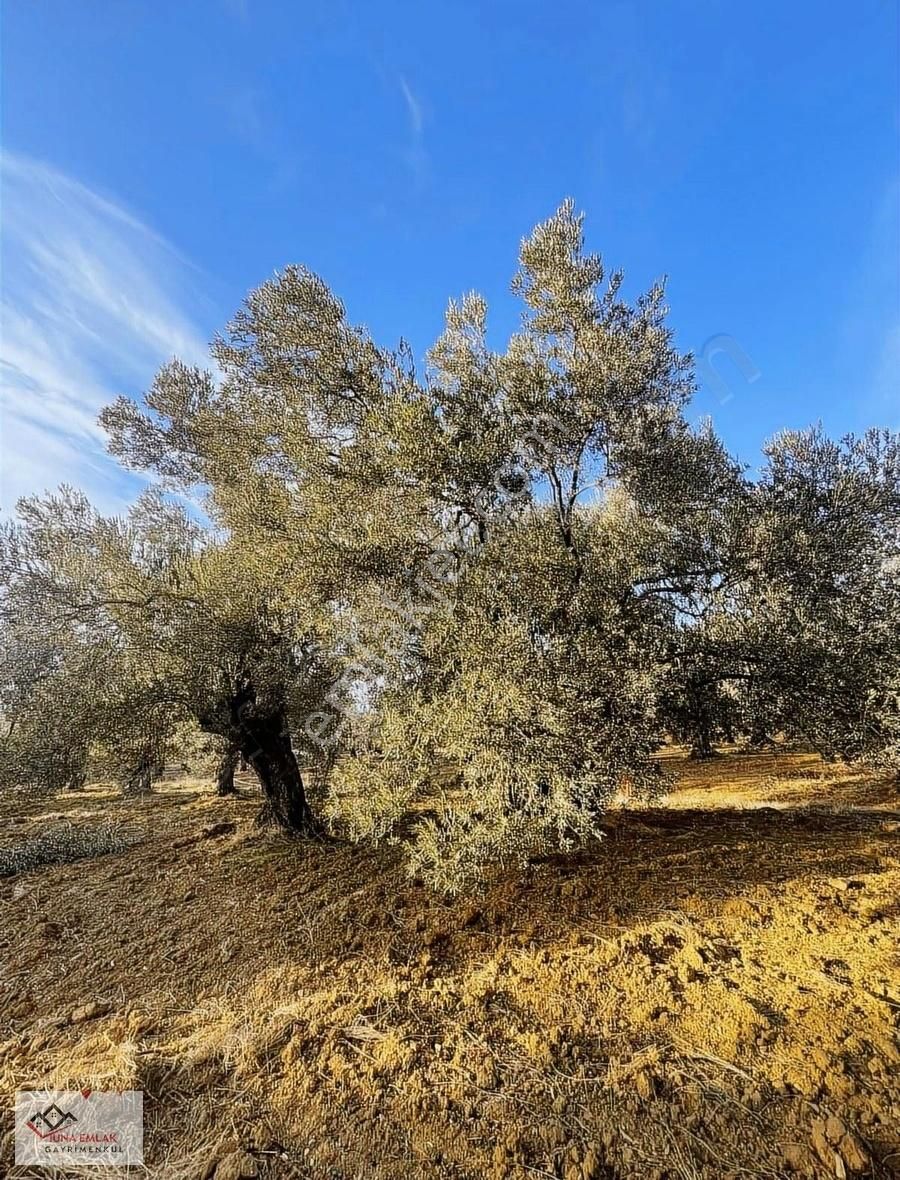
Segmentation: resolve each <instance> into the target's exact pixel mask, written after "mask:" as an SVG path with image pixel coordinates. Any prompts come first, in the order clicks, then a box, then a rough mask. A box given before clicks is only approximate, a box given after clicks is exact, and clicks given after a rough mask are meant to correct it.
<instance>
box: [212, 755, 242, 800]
mask: <svg viewBox="0 0 900 1180" xmlns="http://www.w3.org/2000/svg"><path fill="white" fill-rule="evenodd" d="M239 758H240V753H239V751H238V748H237V746H229V747H228V749H227V750H226V751H225V753H224V754H223V755H222V757H221V759H220V760H219V765H218V767H217V768H216V794H217V795H234V794H235V793H236V788H235V785H234V772H235V770H237V764H238V759H239Z"/></svg>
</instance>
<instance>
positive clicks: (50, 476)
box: [0, 152, 207, 512]
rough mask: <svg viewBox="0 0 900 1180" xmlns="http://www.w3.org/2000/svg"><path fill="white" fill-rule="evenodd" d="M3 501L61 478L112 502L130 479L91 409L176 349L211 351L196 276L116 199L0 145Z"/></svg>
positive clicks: (136, 388)
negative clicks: (197, 305) (201, 322)
mask: <svg viewBox="0 0 900 1180" xmlns="http://www.w3.org/2000/svg"><path fill="white" fill-rule="evenodd" d="M0 186H2V189H0V192H2V257H3V282H2V296H0V382H2V383H0V511H2V512H8V511H9V510H10V509H11V507H12V506H13V504H14V502H15V500H16V499H17V498H18V497H19V496H21V495H26V494H30V493H32V492H40V491H43V490H44V489H46V488H49V487H56V486H57V485H58V484H59V483H61V482H67V483H72V484H75V485H77V486H79V487H82V488H84V489H85V491H87V493H88V494H89V495H90V496H91V498H92V499H94V500H95V502H96V503H97V504H98V506H100V507H102V508H104V509H107V510H112V509H117V508H120V507H122V505H123V504H124V503H125V502H126V501H127V500H128V499H130V498H131V496H132V495H133V494H134V491H135V488H136V486H137V482H136V481H135V480H134V479H133V478H132V477H130V476H128V475H126V474H125V473H124V472H123V471H122V470H121V468H119V467H118V466H117V464H115V463H114V462H113V461H112V460H111V459H110V458H109V457H108V456H107V455H106V454H105V452H104V440H103V434H102V431H101V430H100V428H99V427H98V425H97V422H96V418H97V413H98V411H99V410H100V408H101V407H102V406H103V405H104V404H105V403H106V402H108V401H110V400H111V399H112V398H113V397H115V396H116V394H118V393H122V392H126V393H130V394H134V393H136V392H140V391H141V390H143V389H144V388H145V387H146V386H147V385H148V384H149V382H150V380H151V379H152V376H153V374H154V372H155V371H156V369H157V368H158V367H159V365H160V364H161V363H162V362H163V361H165V360H167V359H168V358H169V357H172V356H179V357H181V358H182V359H184V360H186V361H188V362H190V363H194V364H205V363H207V348H206V343H205V340H204V333H203V332H201V331H200V330H199V329H198V327H197V325H196V320H197V318H198V316H197V314H196V312H193V311H192V310H190V309H191V307H192V306H193V303H194V300H195V297H194V296H193V295H192V294H191V291H192V288H193V287H194V286H195V285H196V274H195V273H194V272H193V271H192V268H191V267H190V265H189V264H188V263H187V261H186V260H185V259H183V258H181V257H180V256H179V255H178V254H177V252H176V251H175V250H174V249H173V248H172V247H171V246H169V245H168V244H167V243H166V242H165V241H164V240H163V239H162V238H160V237H159V236H158V235H157V234H156V233H154V232H153V230H151V229H150V228H149V227H148V226H146V225H144V224H143V223H142V222H141V221H140V220H139V219H137V218H136V217H134V216H133V215H132V214H131V213H129V212H128V211H127V210H126V209H124V208H123V207H121V206H120V205H118V204H116V203H115V202H113V201H111V200H109V199H108V198H106V197H104V196H102V195H101V194H99V193H97V192H94V191H92V190H91V189H90V188H88V187H87V186H86V185H84V184H82V183H80V182H79V181H77V180H75V179H73V178H72V177H69V176H66V175H64V174H63V173H61V172H59V171H57V170H56V169H54V168H52V167H50V166H49V165H47V164H45V163H42V162H40V161H37V160H34V159H30V158H28V157H26V156H21V155H18V154H14V153H9V152H5V153H4V154H3V155H2V157H0Z"/></svg>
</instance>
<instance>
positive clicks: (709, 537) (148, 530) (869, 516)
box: [0, 203, 900, 889]
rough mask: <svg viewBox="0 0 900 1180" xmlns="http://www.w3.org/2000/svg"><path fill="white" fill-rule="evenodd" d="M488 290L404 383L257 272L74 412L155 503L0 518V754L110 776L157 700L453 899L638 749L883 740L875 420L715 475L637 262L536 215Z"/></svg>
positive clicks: (124, 766)
mask: <svg viewBox="0 0 900 1180" xmlns="http://www.w3.org/2000/svg"><path fill="white" fill-rule="evenodd" d="M513 291H514V292H515V293H516V294H517V295H518V296H519V297H520V298H521V300H522V304H523V315H522V321H521V326H520V328H519V330H518V331H517V332H516V333H515V334H514V335H513V337H512V338H511V340H510V341H509V342H508V345H507V346H506V348H505V350H504V351H502V352H496V351H494V350H493V349H492V347H491V346H490V344H489V342H488V323H487V307H486V305H485V302H484V301H483V300H482V299H481V298H480V297H479V296H477V295H474V294H470V295H467V296H466V297H464V298H463V299H462V300H461V301H460V302H458V303H451V304H450V306H449V308H448V311H447V318H446V327H445V330H444V332H443V334H442V335H441V337H440V338H439V340H438V341H437V343H436V344H435V345H434V347H433V348H432V350H431V351H430V353H429V355H428V358H427V365H426V369H425V371H424V372H423V373H421V374H420V373H419V372H417V370H416V367H415V365H414V363H413V361H412V359H411V357H410V356H409V355H408V352H407V351H406V350H405V349H404V348H400V349H398V350H394V351H390V350H386V349H382V348H380V347H378V346H377V345H376V344H375V343H374V342H373V341H372V340H371V339H370V338H369V336H368V335H367V333H366V332H365V331H364V330H362V329H359V328H357V327H354V326H353V325H351V324H349V323H348V321H347V318H346V314H345V311H344V308H343V307H342V305H341V304H340V302H339V301H338V300H337V299H336V298H335V296H334V295H333V294H332V293H331V292H330V291H329V290H328V288H327V286H326V285H325V284H324V283H323V282H322V281H321V280H320V279H318V278H317V277H315V276H314V275H312V274H310V273H309V272H307V271H305V270H303V269H302V268H298V267H292V268H289V269H288V270H286V271H284V272H283V273H282V274H279V275H277V276H276V277H275V278H274V279H272V280H270V281H269V282H267V283H265V284H264V285H263V286H262V287H260V288H259V289H258V290H257V291H255V292H253V293H252V294H251V295H250V297H249V298H248V300H247V302H246V304H245V306H244V307H243V308H242V309H241V311H240V312H239V313H238V314H237V315H236V317H235V318H234V320H233V321H232V323H231V324H230V325H229V327H228V329H227V331H226V333H225V335H224V336H223V337H221V338H218V339H217V340H216V341H215V342H214V344H213V346H212V358H213V361H214V364H215V369H213V370H211V371H209V372H203V371H200V370H197V369H191V368H188V367H186V366H184V365H182V364H181V363H180V362H177V361H175V362H172V363H171V364H169V365H168V366H166V367H165V368H164V369H163V370H162V371H161V372H160V373H159V375H158V376H157V378H156V381H155V382H154V384H153V386H152V388H151V389H150V390H149V392H148V393H147V395H146V397H145V398H144V399H143V401H142V402H141V403H135V402H131V401H128V400H127V399H120V400H119V401H118V402H116V403H115V404H114V405H112V406H110V407H109V408H108V409H107V410H106V411H105V412H104V414H103V417H102V421H103V423H104V425H105V427H106V428H107V430H108V432H109V437H110V447H111V450H112V452H113V454H115V455H116V456H118V457H119V458H120V459H121V460H122V461H123V462H124V463H126V464H127V465H129V466H131V467H133V468H135V469H138V470H141V471H143V472H146V473H148V474H149V475H150V476H151V477H153V478H154V479H155V481H156V484H157V488H156V490H155V491H153V492H150V493H147V494H146V495H145V496H144V497H142V498H141V499H140V500H139V501H138V503H137V504H136V505H135V507H134V509H133V510H132V511H131V513H130V514H129V515H128V517H127V518H125V519H121V520H120V519H115V520H110V519H104V518H102V517H100V516H99V515H97V514H96V513H95V512H94V511H93V510H92V509H91V508H90V506H89V505H88V504H87V502H86V501H85V500H84V499H83V497H81V496H79V495H78V494H77V493H73V492H71V491H66V490H64V491H62V492H61V493H60V494H59V495H57V496H49V497H46V498H44V499H34V500H30V501H26V502H24V503H23V504H21V505H20V509H19V520H18V522H17V523H15V524H9V525H7V526H5V528H4V531H3V534H2V538H0V612H2V619H3V622H4V625H5V630H4V637H3V640H2V643H3V669H4V671H3V677H2V684H0V709H2V715H3V718H4V720H5V722H6V729H7V733H6V736H5V738H4V745H3V747H2V755H3V761H2V764H0V765H2V775H3V777H4V778H5V779H7V780H13V781H19V782H22V781H30V782H34V783H35V784H36V785H41V786H44V787H48V788H55V787H58V786H62V785H65V784H66V783H68V782H70V781H71V780H73V779H77V778H78V777H79V776H81V775H83V774H84V773H85V765H86V760H87V758H88V756H89V755H90V756H91V757H92V758H97V757H101V758H106V759H107V761H108V763H109V765H110V766H112V767H114V768H115V772H116V773H117V774H118V776H119V777H120V778H121V779H122V781H123V782H124V783H126V784H131V785H132V786H133V787H134V786H140V785H144V786H147V785H149V780H150V778H151V777H152V773H153V770H154V768H155V767H158V766H159V765H160V764H161V763H162V762H163V761H164V760H165V759H166V758H167V757H168V756H169V755H170V752H171V748H172V743H173V741H177V735H178V734H179V733H183V729H181V730H179V727H183V726H184V725H192V726H194V727H195V728H199V729H200V730H203V731H204V732H206V733H207V734H209V735H213V739H212V740H213V741H214V743H218V745H217V746H216V751H217V753H218V755H219V756H220V757H224V759H225V762H224V763H223V768H224V769H223V771H222V773H223V774H225V775H226V777H227V773H228V767H229V766H231V767H233V763H234V760H235V758H236V757H237V754H238V753H239V752H240V753H241V754H243V755H244V756H245V757H246V758H248V759H249V761H250V762H251V763H252V765H253V766H254V768H255V769H256V771H257V774H258V775H259V778H260V780H261V783H262V786H263V790H264V792H265V795H266V799H267V806H266V815H267V816H268V817H270V818H274V819H276V820H278V821H279V822H280V823H281V824H282V825H283V826H284V827H288V828H300V829H302V828H306V829H309V830H315V829H317V828H318V827H319V821H320V820H322V819H327V820H328V821H330V823H331V824H332V825H333V826H334V827H335V828H336V829H337V830H339V831H343V832H345V833H348V834H350V835H351V836H353V837H354V838H358V839H362V838H369V839H378V838H397V839H402V840H404V841H406V842H407V844H408V847H409V863H410V867H411V870H412V871H414V872H417V873H419V874H421V875H422V876H424V877H425V878H427V879H429V880H431V881H433V882H434V883H435V884H437V885H439V886H441V887H443V888H447V889H457V888H460V887H462V886H463V885H465V884H466V883H468V882H469V881H470V880H472V879H474V878H476V877H477V876H478V875H479V873H480V872H481V871H482V868H483V867H484V865H485V864H488V863H491V862H494V861H497V860H504V859H508V858H516V859H522V858H525V857H528V856H530V855H532V854H534V853H535V852H537V851H539V850H541V849H545V848H548V847H566V846H568V845H570V844H571V843H572V842H573V841H578V840H585V839H588V838H590V837H592V836H594V835H596V834H597V833H598V830H599V827H598V825H599V822H600V817H601V815H602V811H603V808H604V806H605V805H606V804H607V803H608V801H609V800H610V799H611V798H612V797H613V796H614V795H615V794H616V793H617V792H620V791H625V792H628V793H631V794H639V795H646V796H650V795H652V794H653V793H654V792H655V791H657V790H659V789H660V787H661V784H662V776H661V772H660V770H659V766H658V762H657V759H656V758H655V754H656V752H657V751H658V750H659V748H660V746H661V745H662V743H663V742H664V741H665V740H666V737H667V736H673V737H675V738H676V739H678V740H680V741H685V742H688V743H689V744H690V745H691V747H692V748H693V749H694V751H695V753H696V754H698V755H699V756H709V755H711V754H712V753H713V752H714V746H715V743H716V741H719V740H722V739H727V740H738V739H742V738H743V739H746V740H747V741H749V742H751V743H761V742H766V741H770V740H772V739H773V738H774V737H775V735H776V734H778V735H784V736H787V737H790V738H796V739H799V740H803V741H806V742H808V743H810V744H811V745H813V746H814V747H816V748H817V749H820V750H821V751H822V752H823V753H825V754H826V755H828V756H841V757H868V758H873V759H876V760H879V759H880V760H888V761H889V760H891V759H893V760H894V762H895V763H896V760H897V755H898V732H900V725H898V663H900V624H898V619H900V591H898V581H900V579H898V570H900V441H898V437H897V436H896V435H892V434H890V433H889V432H886V431H881V432H875V431H873V432H870V433H869V434H867V435H865V436H864V437H863V438H861V439H846V440H844V441H843V442H840V443H833V442H831V441H829V440H827V439H825V438H824V437H823V436H822V434H821V432H820V431H818V430H811V431H808V432H805V433H794V434H785V435H781V436H778V437H777V438H776V439H775V440H774V441H773V442H772V443H771V444H770V446H769V448H768V449H767V454H766V465H765V467H764V469H763V470H762V472H761V474H760V476H759V477H758V478H756V479H751V478H750V477H749V476H748V474H747V472H746V471H745V470H744V469H742V467H741V466H740V465H739V464H738V463H736V462H735V461H734V460H733V459H732V458H731V457H730V456H729V455H728V454H727V452H726V451H725V449H724V448H723V446H722V445H721V443H720V442H719V440H718V439H717V438H716V436H715V434H714V432H713V430H712V427H711V426H710V425H708V424H707V425H704V426H702V427H701V428H693V427H691V426H690V425H689V424H688V422H687V420H686V418H685V407H686V406H687V404H688V402H689V399H690V396H691V393H692V390H693V379H692V362H691V358H690V357H688V356H683V355H681V354H679V353H678V352H677V350H676V349H675V347H674V344H673V339H672V335H671V332H670V330H669V329H668V328H667V326H666V322H665V315H666V308H665V306H664V303H663V289H662V287H661V286H657V287H654V288H653V289H652V290H651V291H650V292H648V293H647V294H646V295H644V296H642V297H641V298H639V299H638V300H637V301H636V302H634V303H629V302H627V301H626V300H625V299H624V298H623V297H622V293H621V292H622V276H621V275H620V274H617V273H615V274H611V275H607V274H606V272H605V270H604V267H603V264H602V262H601V260H600V259H599V257H597V256H596V255H592V254H590V253H588V252H586V251H585V249H584V243H583V235H582V223H581V218H580V217H579V216H577V215H576V214H575V212H574V210H573V208H572V206H571V205H570V204H568V203H567V204H565V205H563V206H562V207H561V209H560V210H559V211H558V212H557V213H556V214H555V215H554V216H553V217H552V218H550V219H549V220H548V221H547V222H545V223H544V224H542V225H540V226H538V227H537V228H536V229H535V231H534V232H533V233H532V235H531V236H530V237H529V238H527V239H526V240H525V241H523V243H522V245H521V250H520V260H519V269H518V271H517V273H516V275H515V277H514V280H513ZM179 495H180V496H187V497H191V498H196V497H199V502H200V504H201V505H202V513H195V514H194V515H191V514H189V513H188V512H187V511H185V510H184V509H182V508H179V507H176V504H177V497H178V496H179ZM198 520H202V524H201V523H197V522H198ZM298 759H299V761H300V762H301V763H303V764H306V765H313V766H314V767H315V768H316V778H317V781H318V782H319V785H320V788H321V789H322V794H323V798H322V800H321V808H320V810H321V815H319V816H318V817H314V816H313V814H312V811H311V809H310V806H309V802H308V800H307V799H306V797H305V793H304V787H303V784H302V781H301V777H300V774H299V770H298V766H297V760H298ZM411 812H414V813H415V814H416V815H417V816H418V817H419V818H418V821H417V822H416V823H415V824H413V825H412V826H410V825H409V824H408V823H407V822H406V821H407V820H408V817H409V815H410V813H411Z"/></svg>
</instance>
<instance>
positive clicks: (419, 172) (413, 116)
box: [399, 74, 428, 190]
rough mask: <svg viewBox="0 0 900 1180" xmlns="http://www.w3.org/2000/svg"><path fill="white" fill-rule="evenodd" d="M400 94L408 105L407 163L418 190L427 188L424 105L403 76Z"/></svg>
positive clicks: (400, 81)
mask: <svg viewBox="0 0 900 1180" xmlns="http://www.w3.org/2000/svg"><path fill="white" fill-rule="evenodd" d="M399 83H400V92H401V94H402V95H403V101H404V103H405V104H406V114H407V117H408V118H409V146H408V147H407V150H406V153H405V154H406V162H407V165H408V167H409V170H410V172H411V173H412V177H413V181H414V183H415V186H416V189H417V190H421V189H423V188H424V187H425V185H426V182H427V179H428V153H427V152H426V150H425V116H424V112H423V110H422V104H421V102H420V101H419V99H418V97H417V95H416V94H415V92H414V91H413V89H412V87H411V86H410V85H409V83H408V82H407V80H406V78H404V76H403V75H402V74H400V75H399Z"/></svg>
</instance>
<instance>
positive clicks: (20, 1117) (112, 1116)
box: [15, 1090, 144, 1168]
mask: <svg viewBox="0 0 900 1180" xmlns="http://www.w3.org/2000/svg"><path fill="white" fill-rule="evenodd" d="M143 1123H144V1120H143V1094H142V1093H141V1092H140V1091H139V1090H125V1091H115V1092H112V1093H110V1092H104V1091H98V1090H26V1091H21V1090H20V1091H19V1092H18V1093H17V1094H16V1136H15V1141H16V1142H15V1146H16V1163H17V1164H31V1165H35V1164H36V1165H39V1166H44V1167H55V1168H59V1167H63V1166H65V1165H67V1164H103V1163H110V1164H116V1165H120V1164H124V1165H128V1164H142V1163H143Z"/></svg>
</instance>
